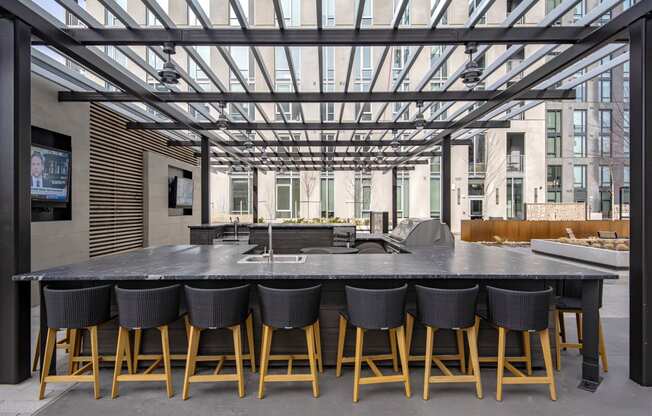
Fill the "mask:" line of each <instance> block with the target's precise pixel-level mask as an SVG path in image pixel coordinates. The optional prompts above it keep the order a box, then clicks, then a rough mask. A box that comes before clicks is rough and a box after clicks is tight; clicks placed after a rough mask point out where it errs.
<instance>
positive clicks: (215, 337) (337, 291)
mask: <svg viewBox="0 0 652 416" xmlns="http://www.w3.org/2000/svg"><path fill="white" fill-rule="evenodd" d="M278 282H282V281H278ZM122 283H123V284H124V282H122ZM194 283H195V284H197V283H198V282H194ZM211 283H215V284H216V285H217V284H219V285H220V286H223V285H229V284H233V285H235V284H241V283H242V282H241V281H232V282H225V281H215V282H204V284H211ZM265 283H266V284H270V282H269V281H266V282H265ZM289 283H290V284H296V283H298V282H294V281H293V282H289ZM304 283H305V284H311V283H313V284H314V283H318V282H316V281H311V282H308V281H305V282H304ZM319 283H322V285H323V288H322V300H321V311H320V316H319V318H320V325H321V343H322V353H323V359H324V364H325V365H326V366H329V367H331V366H332V367H334V366H335V364H336V362H335V359H336V355H337V335H338V325H339V314H340V311H343V310H344V309H345V307H346V299H345V295H344V286H345V284H347V283H348V284H351V285H356V284H358V285H362V286H364V287H374V286H376V287H383V286H384V285H386V284H387V283H388V282H386V281H374V280H361V281H350V282H347V283H345V282H342V281H320V282H319ZM402 283H403V282H402V281H398V280H396V281H392V282H391V284H392V286H394V285H397V284H402ZM413 283H419V282H415V281H410V284H413ZM421 283H422V284H427V282H421ZM439 283H441V281H440V282H439ZM449 283H450V284H451V285H453V286H455V285H456V284H457V285H459V283H457V282H456V281H454V280H450V281H449ZM463 283H465V284H469V283H470V282H469V281H468V280H467V281H465V282H463ZM148 284H149V283H147V282H138V285H139V286H141V287H142V286H145V285H148ZM151 284H152V285H154V284H155V283H151ZM158 284H159V285H160V283H158ZM493 284H497V282H493ZM544 284H548V285H550V284H552V285H554V282H543V281H529V282H523V281H521V282H519V288H524V286H530V287H532V288H539V287H541V286H542V285H544ZM251 293H252V295H251V300H250V306H251V308H252V309H253V316H254V338H255V348H256V357H257V358H258V357H260V352H259V351H258V349H259V348H260V341H261V336H262V329H261V321H260V309H259V306H258V298H257V294H256V291H255V290H252V291H251ZM480 299H481V302H482V301H483V299H484V297H483V296H481V297H480ZM407 308H408V310H416V304H415V293H414V291H413V289H412V288H410V290H409V291H408V305H407ZM116 312H117V310H116ZM550 330H551V333H553V334H554V319H553V315H552V311H551V315H550ZM299 331H302V330H300V329H298V330H291V331H278V332H277V333H275V334H274V343H273V345H272V352H274V351H283V353H284V354H305V348H306V345H305V339H304V338H305V337H304V336H303V333H299ZM116 334H117V322H116V321H115V320H114V321H111V322H108V323H107V324H105V325H103V326H101V327H100V329H99V338H100V343H99V344H100V353H101V354H111V355H112V354H114V353H115V345H116V344H115V343H116ZM425 335H426V331H425V327H423V326H422V325H421V324H419V323H418V322H417V323H415V326H414V335H413V339H412V348H411V354H412V355H423V354H424V347H425ZM242 337H243V338H242V339H246V334H244V333H243V334H242ZM231 338H232V337H231V334H230V333H229V331H228V330H223V331H222V330H217V331H207V332H206V333H205V334H202V338H201V342H200V345H199V354H200V355H217V354H231V353H232V349H233V345H232V339H231ZM388 338H389V337H388V336H387V332H386V331H368V332H367V333H365V343H364V353H365V354H369V355H372V354H387V353H389V352H390V346H389V342H388ZM130 341H131V343H132V345H133V337H132V339H131V340H130ZM478 342H479V354H480V356H495V355H496V351H497V347H498V331H497V330H496V329H494V328H492V327H491V326H489V325H487V324H484V323H483V324H482V325H481V327H480V334H479V338H478ZM551 342H552V348H553V355H554V352H555V348H556V346H555V345H554V337H551ZM531 344H532V358H533V365H534V367H535V368H536V367H539V368H543V365H544V363H543V355H542V352H541V348H540V345H539V344H538V343H535V342H532V343H531ZM84 345H85V346H86V345H90V344H89V343H86V342H84ZM434 345H435V349H434V351H435V354H457V344H456V337H455V333H454V332H453V331H447V330H442V331H438V332H437V336H436V337H435V342H434ZM354 348H355V329H354V328H352V327H348V328H347V333H346V342H345V355H346V356H349V355H351V356H352V355H353V352H354ZM170 349H171V352H172V354H173V358H174V355H178V358H183V359H177V360H173V365H177V366H183V365H184V361H183V360H185V354H186V352H187V339H186V329H185V325H184V320H183V319H179V320H178V321H177V322H175V323H173V324H171V325H170ZM466 349H467V351H468V345H467V346H466ZM141 352H142V353H143V354H148V353H152V354H154V353H160V334H158V331H157V330H148V331H143V336H142V344H141ZM247 352H248V351H247V347H246V345H245V346H244V351H243V353H247ZM506 355H507V356H510V355H511V356H516V355H522V338H521V336H520V335H519V334H517V333H516V332H514V333H512V332H510V333H509V335H508V337H507V349H506ZM149 364H151V362H142V363H140V365H141V366H147V365H149ZM230 364H232V363H230V362H227V365H230ZM294 364H295V365H298V366H307V365H308V362H307V361H306V362H302V361H299V362H295V363H294ZM378 364H379V365H382V366H391V365H392V362H391V360H390V361H386V362H378ZM448 364H450V366H451V367H455V366H456V365H457V363H456V362H450V363H448ZM448 364H447V365H448ZM271 365H279V366H287V363H285V362H274V363H272V364H271ZM410 365H411V366H419V367H420V366H422V364H421V363H419V362H411V363H410ZM519 365H520V363H519ZM517 367H518V365H517ZM344 368H345V371H347V370H346V369H347V368H350V369H351V370H352V368H353V367H352V366H345V367H344Z"/></svg>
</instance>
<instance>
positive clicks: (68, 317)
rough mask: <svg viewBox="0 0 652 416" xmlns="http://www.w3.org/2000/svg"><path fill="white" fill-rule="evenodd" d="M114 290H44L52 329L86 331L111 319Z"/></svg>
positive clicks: (109, 287)
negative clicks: (112, 292) (82, 329)
mask: <svg viewBox="0 0 652 416" xmlns="http://www.w3.org/2000/svg"><path fill="white" fill-rule="evenodd" d="M111 287H112V285H102V286H93V287H86V288H81V289H57V288H54V287H49V286H46V287H45V288H43V297H44V299H45V311H46V313H47V322H48V328H54V329H59V328H86V327H89V326H95V325H99V324H101V323H102V322H106V321H108V320H109V319H110V318H111Z"/></svg>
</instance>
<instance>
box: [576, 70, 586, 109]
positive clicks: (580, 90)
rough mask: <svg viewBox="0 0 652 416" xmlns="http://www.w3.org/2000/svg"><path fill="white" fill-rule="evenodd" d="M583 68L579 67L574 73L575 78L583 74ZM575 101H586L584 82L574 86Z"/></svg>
mask: <svg viewBox="0 0 652 416" xmlns="http://www.w3.org/2000/svg"><path fill="white" fill-rule="evenodd" d="M584 73H585V70H584V69H580V70H579V71H577V73H576V74H575V78H581V77H583V76H584ZM575 101H577V102H578V103H583V102H585V101H586V82H583V83H581V84H579V85H578V86H577V87H575Z"/></svg>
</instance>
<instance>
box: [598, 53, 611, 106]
mask: <svg viewBox="0 0 652 416" xmlns="http://www.w3.org/2000/svg"><path fill="white" fill-rule="evenodd" d="M607 61H608V60H604V59H603V60H601V61H600V64H603V63H606V62H607ZM598 96H599V97H598V98H599V99H600V102H602V103H610V102H611V70H608V71H604V72H603V73H602V74H600V76H599V77H598Z"/></svg>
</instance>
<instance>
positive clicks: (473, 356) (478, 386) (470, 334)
mask: <svg viewBox="0 0 652 416" xmlns="http://www.w3.org/2000/svg"><path fill="white" fill-rule="evenodd" d="M466 336H467V338H468V340H469V356H470V357H469V360H470V361H471V363H470V365H469V367H472V369H473V375H474V376H475V392H476V395H477V396H478V399H482V380H481V379H480V359H479V358H478V338H477V336H476V333H475V329H474V327H471V328H467V329H466Z"/></svg>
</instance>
